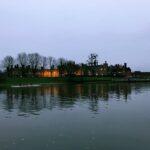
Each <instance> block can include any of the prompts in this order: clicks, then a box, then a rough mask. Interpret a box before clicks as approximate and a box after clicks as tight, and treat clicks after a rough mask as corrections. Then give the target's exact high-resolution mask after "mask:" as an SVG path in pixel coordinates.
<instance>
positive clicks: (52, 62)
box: [47, 56, 56, 69]
mask: <svg viewBox="0 0 150 150" xmlns="http://www.w3.org/2000/svg"><path fill="white" fill-rule="evenodd" d="M47 61H48V65H49V69H54V67H55V65H56V60H55V58H54V57H51V56H49V57H48V58H47Z"/></svg>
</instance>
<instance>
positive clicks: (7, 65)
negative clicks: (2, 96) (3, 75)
mask: <svg viewBox="0 0 150 150" xmlns="http://www.w3.org/2000/svg"><path fill="white" fill-rule="evenodd" d="M14 63H15V60H14V58H13V57H12V56H6V57H5V58H4V60H3V61H2V66H3V68H4V69H5V71H6V72H7V76H9V77H11V76H12V70H13V66H14Z"/></svg>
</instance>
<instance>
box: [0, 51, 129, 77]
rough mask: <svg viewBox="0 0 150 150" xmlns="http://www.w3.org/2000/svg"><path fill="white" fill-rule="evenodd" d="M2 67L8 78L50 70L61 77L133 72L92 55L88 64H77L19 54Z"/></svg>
mask: <svg viewBox="0 0 150 150" xmlns="http://www.w3.org/2000/svg"><path fill="white" fill-rule="evenodd" d="M1 65H2V67H3V70H4V71H3V74H5V75H6V76H8V77H13V76H17V77H36V76H38V72H39V71H42V70H45V69H49V70H53V69H58V70H59V75H60V76H75V75H82V76H98V75H106V76H108V75H109V76H112V75H119V74H122V75H125V73H126V72H131V69H130V68H128V67H127V65H126V64H124V65H119V64H116V65H114V66H112V65H110V66H109V65H108V64H107V62H105V63H104V64H99V63H98V55H97V54H94V53H92V54H90V55H89V56H88V58H87V61H86V63H80V64H77V63H75V61H73V60H67V59H64V58H59V59H56V58H54V57H51V56H48V57H45V56H41V55H40V54H38V53H30V54H27V53H19V54H18V55H17V57H16V58H14V57H12V56H6V57H5V58H4V59H3V60H2V62H1Z"/></svg>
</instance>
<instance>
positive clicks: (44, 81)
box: [0, 77, 150, 86]
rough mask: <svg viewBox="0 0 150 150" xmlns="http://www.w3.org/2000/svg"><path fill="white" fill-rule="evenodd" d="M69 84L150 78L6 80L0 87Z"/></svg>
mask: <svg viewBox="0 0 150 150" xmlns="http://www.w3.org/2000/svg"><path fill="white" fill-rule="evenodd" d="M68 82H77V83H79V82H129V83H130V82H150V78H117V77H115V78H114V77H57V78H35V77H34V78H4V79H1V80H0V86H12V85H33V84H40V85H41V84H51V83H68Z"/></svg>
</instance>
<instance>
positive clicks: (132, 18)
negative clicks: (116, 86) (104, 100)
mask: <svg viewBox="0 0 150 150" xmlns="http://www.w3.org/2000/svg"><path fill="white" fill-rule="evenodd" d="M0 52H1V55H0V60H2V59H3V57H5V56H6V55H12V56H16V55H17V53H20V52H27V53H30V52H38V53H40V54H42V55H45V56H53V57H56V58H59V57H64V58H67V59H74V60H75V61H77V62H86V60H87V56H88V55H89V54H90V53H91V52H94V53H97V54H98V55H99V60H100V62H101V63H102V62H104V61H105V60H107V61H108V63H109V64H115V63H122V64H123V63H124V62H127V63H128V65H129V66H131V68H132V69H133V70H142V71H150V60H149V56H150V0H0Z"/></svg>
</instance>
